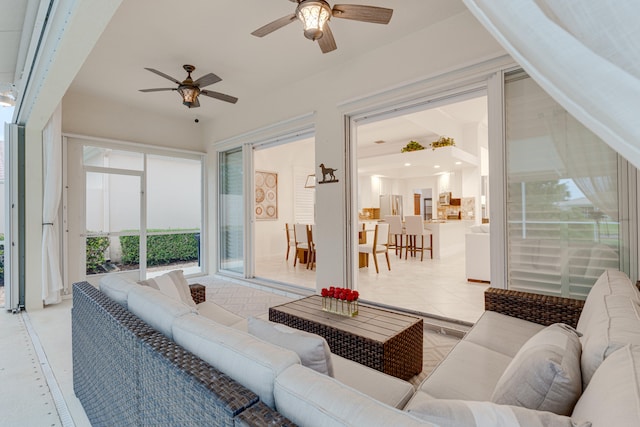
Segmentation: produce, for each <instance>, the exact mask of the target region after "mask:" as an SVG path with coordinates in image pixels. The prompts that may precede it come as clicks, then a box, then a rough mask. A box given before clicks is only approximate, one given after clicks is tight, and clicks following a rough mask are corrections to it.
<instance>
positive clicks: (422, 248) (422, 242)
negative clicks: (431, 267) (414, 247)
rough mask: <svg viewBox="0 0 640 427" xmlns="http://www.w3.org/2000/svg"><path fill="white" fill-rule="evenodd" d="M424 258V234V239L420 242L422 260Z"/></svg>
mask: <svg viewBox="0 0 640 427" xmlns="http://www.w3.org/2000/svg"><path fill="white" fill-rule="evenodd" d="M423 259H424V234H423V235H422V241H421V242H420V262H422V260H423Z"/></svg>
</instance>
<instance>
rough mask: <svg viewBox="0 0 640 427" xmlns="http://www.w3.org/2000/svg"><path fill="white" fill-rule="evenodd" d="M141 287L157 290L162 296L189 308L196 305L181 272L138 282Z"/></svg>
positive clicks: (172, 272)
mask: <svg viewBox="0 0 640 427" xmlns="http://www.w3.org/2000/svg"><path fill="white" fill-rule="evenodd" d="M138 283H139V284H141V285H143V286H150V287H152V288H154V289H157V290H159V291H160V292H162V293H163V294H165V295H167V296H168V297H171V298H173V299H176V300H178V301H182V302H183V303H185V304H187V305H188V306H190V307H194V308H195V307H196V303H195V302H194V301H193V298H192V297H191V291H190V290H189V283H187V281H186V279H185V278H184V274H183V272H182V270H174V271H170V272H168V273H165V274H163V275H162V276H157V277H154V278H152V279H147V280H141V281H140V282H138Z"/></svg>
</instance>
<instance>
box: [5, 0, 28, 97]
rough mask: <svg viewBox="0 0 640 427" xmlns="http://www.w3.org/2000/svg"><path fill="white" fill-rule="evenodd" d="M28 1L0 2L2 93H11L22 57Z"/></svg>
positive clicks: (8, 0) (7, 0)
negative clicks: (21, 49)
mask: <svg viewBox="0 0 640 427" xmlns="http://www.w3.org/2000/svg"><path fill="white" fill-rule="evenodd" d="M27 5H28V2H27V1H26V0H0V10H1V11H2V12H1V13H0V52H1V54H0V93H2V92H6V91H10V90H11V88H12V85H13V83H14V82H15V81H16V80H17V78H19V77H20V76H19V75H18V76H16V68H19V67H18V66H17V64H18V61H19V56H20V45H21V38H22V29H23V28H26V29H27V31H29V30H30V28H31V26H30V25H29V24H27V26H26V27H25V14H26V11H27Z"/></svg>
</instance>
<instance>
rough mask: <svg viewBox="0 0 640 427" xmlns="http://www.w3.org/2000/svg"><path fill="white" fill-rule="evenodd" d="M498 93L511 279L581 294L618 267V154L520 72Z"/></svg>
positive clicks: (542, 289) (513, 283)
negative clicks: (502, 106)
mask: <svg viewBox="0 0 640 427" xmlns="http://www.w3.org/2000/svg"><path fill="white" fill-rule="evenodd" d="M504 93H505V130H506V168H507V187H506V188H507V194H506V200H507V225H506V227H507V240H508V248H507V257H508V260H507V262H508V265H507V274H508V282H509V287H510V288H511V289H518V290H524V291H529V292H537V293H544V294H553V295H560V296H567V297H584V296H586V294H587V293H588V292H589V290H590V288H591V286H592V285H593V283H594V282H595V280H596V279H597V278H598V276H600V274H602V272H603V271H604V269H606V268H619V267H620V248H621V232H620V222H619V203H618V198H619V196H618V194H619V190H618V187H619V186H618V156H617V154H616V153H615V151H613V150H612V149H611V148H610V147H609V146H607V145H606V144H605V143H604V142H603V141H601V140H600V139H599V138H598V137H596V136H595V135H594V134H593V133H592V132H590V131H589V130H588V129H586V128H585V127H584V126H583V125H582V124H580V123H579V122H578V121H577V120H575V119H574V118H573V117H572V116H571V115H569V113H567V112H566V111H565V110H564V109H563V108H562V107H560V106H559V105H558V104H557V103H556V102H555V101H553V99H552V98H551V97H550V96H549V95H547V94H546V93H545V92H544V91H543V90H542V89H541V88H540V87H539V86H538V85H537V84H536V83H535V82H534V81H533V80H532V79H531V78H529V77H528V76H527V75H526V74H525V73H524V72H521V71H518V72H514V73H511V74H508V75H507V76H506V78H505V91H504Z"/></svg>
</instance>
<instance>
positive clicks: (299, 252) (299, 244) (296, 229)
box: [293, 224, 309, 267]
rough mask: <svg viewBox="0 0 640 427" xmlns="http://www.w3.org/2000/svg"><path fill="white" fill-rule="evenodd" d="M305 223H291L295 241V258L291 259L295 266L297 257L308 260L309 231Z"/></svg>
mask: <svg viewBox="0 0 640 427" xmlns="http://www.w3.org/2000/svg"><path fill="white" fill-rule="evenodd" d="M307 227H308V226H307V224H293V236H294V239H295V241H296V258H295V259H294V260H293V266H294V267H295V266H296V264H297V262H298V259H300V261H302V260H303V259H306V260H307V262H309V233H308V230H307Z"/></svg>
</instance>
